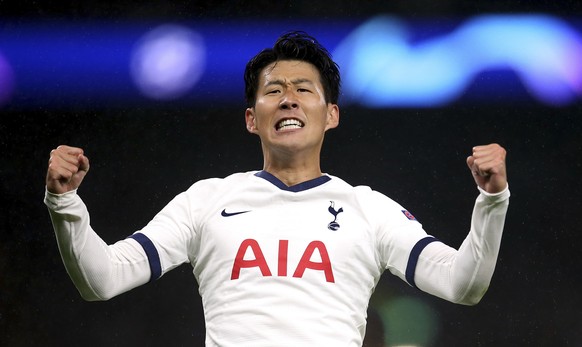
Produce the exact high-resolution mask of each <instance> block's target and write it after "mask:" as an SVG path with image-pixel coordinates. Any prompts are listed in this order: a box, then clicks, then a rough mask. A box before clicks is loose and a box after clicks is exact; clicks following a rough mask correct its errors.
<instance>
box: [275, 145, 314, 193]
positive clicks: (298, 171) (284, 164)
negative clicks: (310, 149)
mask: <svg viewBox="0 0 582 347" xmlns="http://www.w3.org/2000/svg"><path fill="white" fill-rule="evenodd" d="M264 154H265V155H264V163H263V170H264V171H267V172H268V173H270V174H271V175H273V176H275V177H277V178H278V179H279V180H281V182H283V183H285V185H287V186H288V187H291V186H294V185H296V184H299V183H303V182H306V181H309V180H312V179H314V178H317V177H320V176H321V175H322V173H321V169H320V166H319V153H318V154H317V155H313V156H307V157H304V156H298V155H291V156H273V155H268V154H267V153H264Z"/></svg>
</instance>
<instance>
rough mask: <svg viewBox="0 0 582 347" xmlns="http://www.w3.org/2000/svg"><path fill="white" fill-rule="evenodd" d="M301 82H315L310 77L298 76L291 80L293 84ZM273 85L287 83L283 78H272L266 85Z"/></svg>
mask: <svg viewBox="0 0 582 347" xmlns="http://www.w3.org/2000/svg"><path fill="white" fill-rule="evenodd" d="M301 83H309V84H313V81H311V80H310V79H308V78H297V79H294V80H292V81H291V84H293V85H297V84H301ZM272 85H279V86H283V85H285V81H283V80H281V79H276V80H271V81H268V82H267V83H266V84H265V87H269V86H272Z"/></svg>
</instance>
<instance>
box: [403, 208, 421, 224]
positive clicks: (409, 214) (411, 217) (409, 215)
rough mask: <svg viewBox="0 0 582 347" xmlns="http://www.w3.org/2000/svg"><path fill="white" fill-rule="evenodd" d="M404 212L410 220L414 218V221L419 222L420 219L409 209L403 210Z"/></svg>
mask: <svg viewBox="0 0 582 347" xmlns="http://www.w3.org/2000/svg"><path fill="white" fill-rule="evenodd" d="M402 213H403V214H404V216H405V217H406V218H408V219H409V220H414V221H417V222H418V220H417V219H416V217H414V216H413V215H412V213H410V212H408V211H407V210H402Z"/></svg>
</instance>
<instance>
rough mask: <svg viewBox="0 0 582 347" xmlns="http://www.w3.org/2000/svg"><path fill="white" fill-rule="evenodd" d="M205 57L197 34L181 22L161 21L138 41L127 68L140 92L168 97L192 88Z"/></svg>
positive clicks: (200, 38) (173, 97)
mask: <svg viewBox="0 0 582 347" xmlns="http://www.w3.org/2000/svg"><path fill="white" fill-rule="evenodd" d="M205 61H206V59H205V48H204V42H203V40H202V37H201V36H200V35H198V34H197V33H195V32H194V31H192V30H190V29H188V28H185V27H182V26H178V25H163V26H160V27H158V28H156V29H153V30H152V31H150V32H149V33H147V34H146V35H145V36H144V37H143V38H142V39H141V40H140V41H139V42H138V44H137V46H136V48H135V50H134V52H133V55H132V59H131V66H130V70H131V75H132V78H133V81H134V82H135V84H136V86H137V87H138V89H139V90H140V91H141V92H142V93H143V94H144V95H146V96H148V97H150V98H153V99H159V100H171V99H176V98H179V97H181V96H184V95H185V94H186V93H187V92H189V91H190V90H191V89H192V87H193V86H194V85H195V84H196V82H198V80H199V79H200V77H201V76H202V73H203V72H204V68H205Z"/></svg>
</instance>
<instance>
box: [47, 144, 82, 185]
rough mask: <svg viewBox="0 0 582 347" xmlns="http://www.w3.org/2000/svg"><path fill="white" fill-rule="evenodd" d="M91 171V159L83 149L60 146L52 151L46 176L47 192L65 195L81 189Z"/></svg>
mask: <svg viewBox="0 0 582 347" xmlns="http://www.w3.org/2000/svg"><path fill="white" fill-rule="evenodd" d="M87 171H89V158H87V157H86V156H85V155H84V154H83V150H82V149H81V148H76V147H69V146H59V147H57V148H56V149H53V150H52V151H51V156H50V159H49V162H48V170H47V175H46V187H47V190H48V191H49V192H51V193H53V194H63V193H66V192H68V191H71V190H75V189H77V188H79V186H80V185H81V182H82V181H83V178H84V177H85V175H86V174H87Z"/></svg>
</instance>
